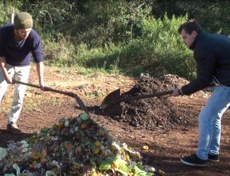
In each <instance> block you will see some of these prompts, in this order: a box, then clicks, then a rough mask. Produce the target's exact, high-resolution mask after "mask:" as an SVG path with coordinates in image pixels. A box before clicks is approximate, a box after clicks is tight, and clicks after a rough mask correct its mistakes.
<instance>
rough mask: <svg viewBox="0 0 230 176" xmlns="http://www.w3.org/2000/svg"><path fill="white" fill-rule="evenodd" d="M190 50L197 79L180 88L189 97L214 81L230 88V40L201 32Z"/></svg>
mask: <svg viewBox="0 0 230 176" xmlns="http://www.w3.org/2000/svg"><path fill="white" fill-rule="evenodd" d="M190 49H192V50H194V59H195V60H196V63H197V78H196V79H195V80H193V81H191V82H190V83H189V84H187V85H185V86H183V87H182V88H181V90H182V92H183V94H185V95H190V94H192V93H194V92H196V91H199V90H202V89H204V88H206V87H208V86H209V85H210V83H211V82H213V81H215V82H216V83H218V84H222V85H225V86H229V87H230V39H229V38H228V37H226V36H223V35H218V34H209V33H205V32H201V33H199V34H198V36H197V37H196V39H195V41H194V43H193V45H192V46H191V47H190Z"/></svg>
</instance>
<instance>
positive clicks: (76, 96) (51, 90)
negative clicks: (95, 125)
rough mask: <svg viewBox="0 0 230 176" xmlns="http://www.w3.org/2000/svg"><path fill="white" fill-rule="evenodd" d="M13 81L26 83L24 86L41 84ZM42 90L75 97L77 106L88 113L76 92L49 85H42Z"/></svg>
mask: <svg viewBox="0 0 230 176" xmlns="http://www.w3.org/2000/svg"><path fill="white" fill-rule="evenodd" d="M14 83H17V84H23V85H26V86H30V87H35V88H39V89H41V86H39V85H35V84H30V83H25V82H21V81H17V80H14ZM43 90H44V91H50V92H55V93H59V94H63V95H67V96H69V97H73V98H75V99H76V101H77V103H78V104H79V107H80V108H81V109H82V110H84V111H85V112H86V113H87V114H88V110H87V108H86V106H85V104H84V103H83V101H82V100H81V99H80V97H79V96H78V95H77V94H74V93H72V92H66V91H61V90H56V89H53V88H50V87H44V89H43Z"/></svg>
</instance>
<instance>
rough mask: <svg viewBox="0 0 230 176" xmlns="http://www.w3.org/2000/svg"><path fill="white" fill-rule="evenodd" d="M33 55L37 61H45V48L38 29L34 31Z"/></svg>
mask: <svg viewBox="0 0 230 176" xmlns="http://www.w3.org/2000/svg"><path fill="white" fill-rule="evenodd" d="M32 55H33V58H34V61H35V62H36V63H38V62H41V61H43V49H42V43H41V39H40V37H39V35H38V33H37V32H36V31H33V49H32Z"/></svg>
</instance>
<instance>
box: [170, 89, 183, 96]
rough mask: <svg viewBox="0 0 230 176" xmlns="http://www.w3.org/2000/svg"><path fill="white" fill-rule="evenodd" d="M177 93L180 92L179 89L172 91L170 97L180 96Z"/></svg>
mask: <svg viewBox="0 0 230 176" xmlns="http://www.w3.org/2000/svg"><path fill="white" fill-rule="evenodd" d="M179 91H180V89H178V88H175V89H173V93H172V96H174V97H176V96H179V95H181V94H180V92H179Z"/></svg>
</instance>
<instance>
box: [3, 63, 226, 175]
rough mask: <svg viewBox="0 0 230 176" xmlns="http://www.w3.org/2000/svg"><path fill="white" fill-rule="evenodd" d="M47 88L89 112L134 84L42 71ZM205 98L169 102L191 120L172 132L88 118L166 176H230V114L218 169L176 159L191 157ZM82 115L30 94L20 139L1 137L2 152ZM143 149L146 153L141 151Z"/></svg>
mask: <svg viewBox="0 0 230 176" xmlns="http://www.w3.org/2000/svg"><path fill="white" fill-rule="evenodd" d="M30 82H31V83H36V82H37V78H36V75H35V70H34V68H32V74H31V78H30ZM46 82H47V84H48V85H49V86H50V87H54V88H57V89H62V90H66V91H70V92H74V93H77V94H78V95H79V96H80V97H81V98H82V99H83V100H84V102H85V104H86V105H87V107H88V108H89V109H90V108H91V107H94V106H99V105H100V103H101V101H102V99H103V98H104V97H105V95H107V94H108V93H109V92H111V91H113V90H115V89H117V88H121V90H122V91H127V90H129V89H130V88H131V87H132V86H133V85H134V84H135V83H136V81H135V80H133V79H132V78H128V77H123V76H116V75H102V74H99V73H97V72H95V73H94V74H91V75H84V74H81V73H79V72H77V71H73V70H71V71H67V70H59V69H54V68H49V69H47V70H46ZM11 91H12V90H11V88H10V89H9V91H8V94H7V96H6V97H5V99H4V101H3V104H2V105H1V109H0V119H1V120H0V128H1V129H3V128H5V126H6V122H7V113H8V109H9V107H10V103H11V98H12V93H11ZM206 98H207V97H179V98H169V101H171V102H172V103H173V104H174V105H177V106H178V107H180V108H183V109H185V110H186V109H187V110H188V111H191V110H192V112H193V113H194V114H195V115H193V116H192V117H191V118H192V119H190V123H189V124H187V125H183V126H179V127H176V128H174V129H170V130H167V129H156V130H145V129H141V128H140V129H137V128H134V127H132V126H129V125H127V124H126V123H124V122H118V121H116V120H114V119H112V118H110V117H107V116H102V115H98V114H95V113H92V112H91V113H90V115H91V117H92V118H93V119H94V120H95V121H96V122H97V123H98V124H100V125H101V126H103V127H105V128H107V129H108V130H109V133H110V135H111V136H112V137H113V138H114V139H115V140H118V141H121V142H125V143H127V144H128V145H130V146H131V147H133V148H134V149H136V150H138V151H140V152H141V153H142V155H143V159H144V162H145V163H147V164H149V165H152V166H153V167H156V168H157V169H160V170H162V171H164V172H165V175H168V176H190V175H191V176H192V175H193V176H194V175H196V176H212V175H213V176H226V175H230V111H229V110H228V112H227V113H226V114H225V115H224V117H223V121H222V138H221V154H220V162H219V163H215V164H213V163H210V165H209V167H207V168H202V169H201V168H191V167H187V166H184V165H182V164H181V163H180V161H179V158H180V157H182V156H185V155H188V154H191V153H193V152H194V151H195V150H196V146H197V135H198V134H197V114H198V113H199V110H200V108H201V107H202V106H203V105H204V102H205V100H206ZM80 112H82V111H81V110H79V109H78V108H77V107H76V102H75V100H74V99H73V98H70V97H66V96H63V95H59V94H55V93H50V92H42V91H40V90H37V89H34V88H28V90H27V95H26V98H25V106H24V109H23V112H22V114H21V118H20V120H19V122H18V125H19V127H20V128H21V129H22V130H23V134H22V135H20V136H18V135H13V134H6V133H0V138H1V140H0V141H1V142H0V146H1V147H5V146H6V145H7V142H8V141H9V140H21V139H24V138H25V137H28V136H31V135H32V133H33V132H38V131H40V129H41V128H43V127H51V126H52V125H53V124H55V123H57V121H58V120H59V119H61V118H69V117H75V116H77V115H78V114H79V113H80ZM143 145H148V146H149V150H148V151H143V150H142V147H143Z"/></svg>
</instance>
